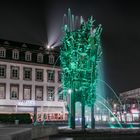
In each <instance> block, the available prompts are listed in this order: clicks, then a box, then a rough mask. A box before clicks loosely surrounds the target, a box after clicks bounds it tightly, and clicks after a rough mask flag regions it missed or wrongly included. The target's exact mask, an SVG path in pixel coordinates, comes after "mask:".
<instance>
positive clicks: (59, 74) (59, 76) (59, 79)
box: [58, 71, 61, 82]
mask: <svg viewBox="0 0 140 140" xmlns="http://www.w3.org/2000/svg"><path fill="white" fill-rule="evenodd" d="M58 82H61V71H58Z"/></svg>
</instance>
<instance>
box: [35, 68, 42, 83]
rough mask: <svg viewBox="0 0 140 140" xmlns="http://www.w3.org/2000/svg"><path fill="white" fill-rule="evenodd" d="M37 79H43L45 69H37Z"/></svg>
mask: <svg viewBox="0 0 140 140" xmlns="http://www.w3.org/2000/svg"><path fill="white" fill-rule="evenodd" d="M36 81H43V70H42V69H36Z"/></svg>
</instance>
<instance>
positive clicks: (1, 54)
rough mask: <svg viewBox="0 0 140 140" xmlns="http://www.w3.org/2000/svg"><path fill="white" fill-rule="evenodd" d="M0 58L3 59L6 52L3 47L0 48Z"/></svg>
mask: <svg viewBox="0 0 140 140" xmlns="http://www.w3.org/2000/svg"><path fill="white" fill-rule="evenodd" d="M0 57H1V58H5V57H6V50H5V48H3V47H1V48H0Z"/></svg>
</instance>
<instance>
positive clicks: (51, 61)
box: [49, 55, 54, 64]
mask: <svg viewBox="0 0 140 140" xmlns="http://www.w3.org/2000/svg"><path fill="white" fill-rule="evenodd" d="M49 64H54V56H53V55H49Z"/></svg>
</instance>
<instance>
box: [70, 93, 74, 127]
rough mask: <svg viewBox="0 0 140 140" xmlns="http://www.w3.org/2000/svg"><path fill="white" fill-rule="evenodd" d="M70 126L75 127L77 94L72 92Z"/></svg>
mask: <svg viewBox="0 0 140 140" xmlns="http://www.w3.org/2000/svg"><path fill="white" fill-rule="evenodd" d="M70 97H71V99H70V100H71V104H70V105H71V107H70V108H71V110H70V115H71V116H70V128H72V129H75V94H74V92H72V93H71V96H70Z"/></svg>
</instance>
